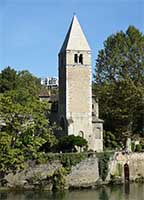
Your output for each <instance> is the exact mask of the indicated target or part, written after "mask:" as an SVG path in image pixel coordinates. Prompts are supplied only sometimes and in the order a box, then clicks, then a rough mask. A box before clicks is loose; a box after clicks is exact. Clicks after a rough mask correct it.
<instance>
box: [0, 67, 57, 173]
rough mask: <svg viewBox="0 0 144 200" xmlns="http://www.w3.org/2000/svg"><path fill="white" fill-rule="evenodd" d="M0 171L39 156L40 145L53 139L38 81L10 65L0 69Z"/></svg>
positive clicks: (18, 165)
mask: <svg viewBox="0 0 144 200" xmlns="http://www.w3.org/2000/svg"><path fill="white" fill-rule="evenodd" d="M0 78H1V79H0V83H1V87H0V92H1V93H0V102H1V103H0V172H3V171H5V170H11V169H14V168H15V169H17V168H20V167H22V166H23V165H24V163H25V161H26V160H28V159H35V158H36V157H37V156H38V152H39V151H40V147H41V146H42V145H43V144H45V143H47V144H49V145H50V146H52V145H54V144H55V143H56V141H57V140H56V138H55V136H54V134H53V127H52V125H50V123H49V118H48V116H49V112H50V108H49V105H48V103H47V102H41V101H39V98H38V94H39V91H40V89H41V85H40V81H39V79H38V78H36V77H34V76H33V75H32V74H30V73H29V72H28V71H21V72H16V71H15V70H14V69H11V68H10V67H7V68H5V69H4V70H3V71H2V72H1V73H0Z"/></svg>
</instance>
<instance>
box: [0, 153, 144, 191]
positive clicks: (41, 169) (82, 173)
mask: <svg viewBox="0 0 144 200" xmlns="http://www.w3.org/2000/svg"><path fill="white" fill-rule="evenodd" d="M99 159H100V158H98V157H95V155H93V156H91V157H89V158H85V159H84V160H82V161H81V162H79V163H78V164H76V165H75V166H72V167H71V171H70V172H69V173H68V174H62V175H60V176H59V175H58V174H57V175H58V176H57V179H59V177H62V179H63V175H64V179H65V183H64V184H65V188H88V187H95V186H96V185H98V184H106V183H110V182H111V183H112V182H114V183H115V182H117V181H120V182H124V181H125V180H126V179H127V180H128V179H129V180H130V181H136V180H139V179H142V180H144V153H129V154H128V153H124V152H116V153H115V154H114V155H113V156H111V157H110V161H109V162H108V163H107V164H108V170H107V171H108V174H107V176H106V179H105V180H104V181H102V179H101V177H100V174H99V171H100V169H99ZM62 168H63V166H62V164H61V163H60V161H59V160H56V161H51V163H47V164H39V165H34V166H29V167H28V168H27V169H26V170H23V171H21V172H17V173H15V174H13V173H9V174H7V175H6V176H5V177H4V178H3V179H1V180H0V184H1V185H0V186H1V187H6V188H13V189H44V190H52V189H53V184H54V182H53V177H54V176H53V175H54V174H55V172H56V171H57V170H59V169H62ZM104 170H105V169H104ZM64 179H63V180H64ZM58 182H59V184H60V181H59V180H58Z"/></svg>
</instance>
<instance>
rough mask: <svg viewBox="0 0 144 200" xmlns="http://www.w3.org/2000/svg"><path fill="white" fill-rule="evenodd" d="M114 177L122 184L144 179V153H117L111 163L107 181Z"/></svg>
mask: <svg viewBox="0 0 144 200" xmlns="http://www.w3.org/2000/svg"><path fill="white" fill-rule="evenodd" d="M112 177H113V178H117V179H120V180H121V181H122V182H124V181H125V179H127V178H128V179H129V180H130V181H135V180H136V179H138V178H142V177H144V153H125V152H116V153H115V155H114V156H113V158H111V161H110V162H109V173H108V176H107V181H109V180H111V178H112Z"/></svg>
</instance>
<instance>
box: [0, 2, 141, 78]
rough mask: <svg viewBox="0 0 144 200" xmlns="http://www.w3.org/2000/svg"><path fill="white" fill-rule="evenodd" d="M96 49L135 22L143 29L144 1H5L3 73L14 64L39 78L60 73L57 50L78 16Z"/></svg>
mask: <svg viewBox="0 0 144 200" xmlns="http://www.w3.org/2000/svg"><path fill="white" fill-rule="evenodd" d="M74 13H76V15H77V18H78V20H79V22H80V24H81V26H82V29H83V31H84V33H85V35H86V38H87V40H88V42H89V45H90V47H91V50H92V69H93V71H94V68H95V60H96V58H97V55H98V51H99V50H100V49H102V48H103V42H104V41H105V40H106V39H107V37H108V36H110V35H111V34H115V33H116V32H118V31H121V30H123V31H126V29H127V28H128V26H129V25H134V26H135V27H136V28H138V29H139V30H140V31H141V32H143V33H144V0H0V71H1V70H3V69H4V68H5V67H6V66H11V67H12V68H14V69H15V70H17V71H21V70H28V71H30V72H31V73H32V74H34V75H35V76H37V77H47V76H58V53H59V50H60V48H61V46H62V43H63V41H64V38H65V35H66V33H67V31H68V28H69V26H70V23H71V20H72V17H73V14H74Z"/></svg>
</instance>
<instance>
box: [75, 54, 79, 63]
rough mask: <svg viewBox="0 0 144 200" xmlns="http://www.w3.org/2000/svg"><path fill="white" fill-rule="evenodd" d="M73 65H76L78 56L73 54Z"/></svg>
mask: <svg viewBox="0 0 144 200" xmlns="http://www.w3.org/2000/svg"><path fill="white" fill-rule="evenodd" d="M74 63H78V55H77V54H74Z"/></svg>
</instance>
